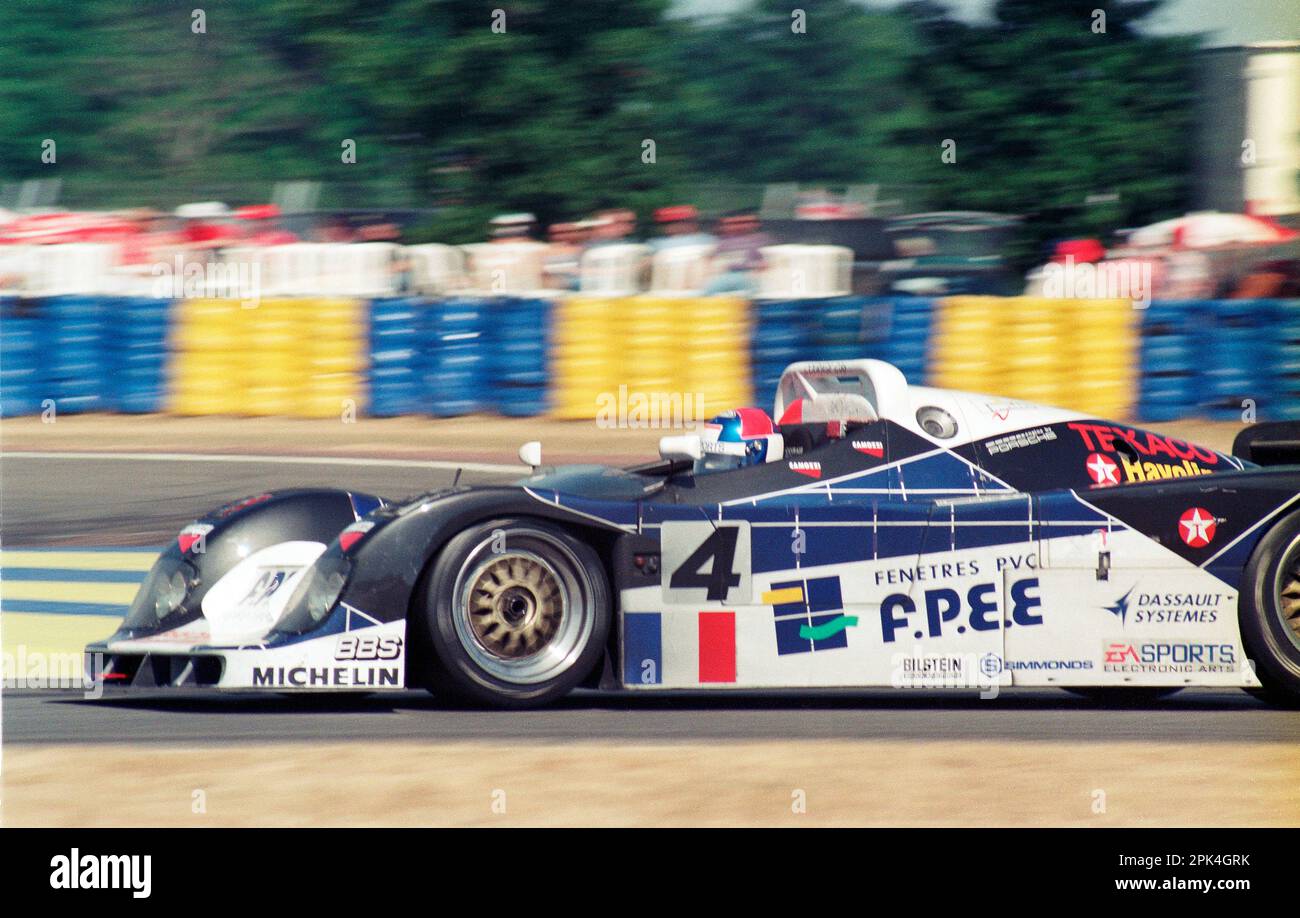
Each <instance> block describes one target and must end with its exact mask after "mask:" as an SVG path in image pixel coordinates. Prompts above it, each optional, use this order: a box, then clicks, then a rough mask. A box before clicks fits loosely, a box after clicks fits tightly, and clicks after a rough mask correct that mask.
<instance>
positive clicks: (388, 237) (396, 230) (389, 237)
mask: <svg viewBox="0 0 1300 918" xmlns="http://www.w3.org/2000/svg"><path fill="white" fill-rule="evenodd" d="M400 238H402V230H401V228H400V227H399V226H398V225H397V224H396V223H368V224H366V225H365V226H363V227H361V228H360V229H359V230H357V232H356V236H355V237H354V238H352V239H350V240H348V241H349V242H397V240H399V239H400Z"/></svg>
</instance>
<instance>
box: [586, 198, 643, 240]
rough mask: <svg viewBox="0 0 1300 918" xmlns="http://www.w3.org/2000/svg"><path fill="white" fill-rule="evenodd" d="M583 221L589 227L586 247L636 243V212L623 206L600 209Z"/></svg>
mask: <svg viewBox="0 0 1300 918" xmlns="http://www.w3.org/2000/svg"><path fill="white" fill-rule="evenodd" d="M583 222H584V223H586V224H588V227H589V232H588V238H587V248H592V247H594V246H598V245H626V244H635V243H636V238H635V233H636V214H635V213H634V212H632V211H630V210H628V209H627V208H625V207H620V208H616V209H614V210H602V211H600V212H599V213H597V214H596V215H595V216H593V217H592V218H591V219H590V220H585V221H583Z"/></svg>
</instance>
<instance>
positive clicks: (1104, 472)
mask: <svg viewBox="0 0 1300 918" xmlns="http://www.w3.org/2000/svg"><path fill="white" fill-rule="evenodd" d="M1085 467H1086V468H1087V469H1088V477H1089V478H1091V479H1092V483H1093V484H1095V485H1101V486H1102V487H1106V486H1107V485H1117V484H1119V466H1118V465H1116V464H1115V460H1114V459H1111V458H1108V457H1106V456H1103V455H1102V454H1101V453H1093V454H1092V455H1090V456H1089V457H1088V461H1087V462H1086V463H1085Z"/></svg>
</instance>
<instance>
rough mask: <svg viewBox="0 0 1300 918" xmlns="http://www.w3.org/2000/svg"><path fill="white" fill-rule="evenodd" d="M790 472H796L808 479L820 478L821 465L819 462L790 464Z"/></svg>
mask: <svg viewBox="0 0 1300 918" xmlns="http://www.w3.org/2000/svg"><path fill="white" fill-rule="evenodd" d="M790 471H792V472H798V473H799V474H800V475H807V476H808V477H809V478H821V477H822V464H821V463H820V462H791V463H790Z"/></svg>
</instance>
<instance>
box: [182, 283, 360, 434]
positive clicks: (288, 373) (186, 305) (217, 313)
mask: <svg viewBox="0 0 1300 918" xmlns="http://www.w3.org/2000/svg"><path fill="white" fill-rule="evenodd" d="M363 307H364V304H363V303H362V302H361V301H358V300H351V299H274V300H271V299H268V300H262V301H261V302H260V303H258V304H257V305H256V306H254V307H251V308H244V307H243V306H242V305H241V303H240V302H239V301H238V300H233V299H229V300H227V299H210V300H187V301H185V302H183V303H181V304H179V308H178V309H177V317H178V324H177V327H176V329H175V330H174V332H173V335H172V339H171V355H172V356H171V366H170V380H171V399H170V410H171V411H173V412H174V413H177V414H187V415H206V414H232V415H252V416H281V417H288V416H296V417H338V416H340V415H341V414H342V413H343V412H344V411H345V410H346V409H347V408H348V407H349V405H353V406H356V405H360V403H361V393H362V389H363V371H364V369H365V359H366V358H365V342H366V320H365V313H364V308H363Z"/></svg>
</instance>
